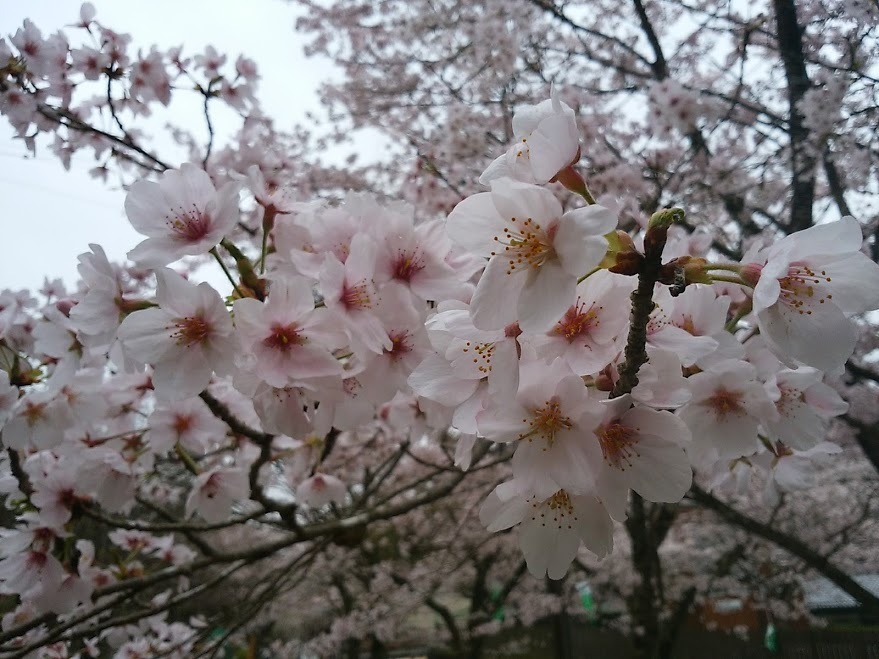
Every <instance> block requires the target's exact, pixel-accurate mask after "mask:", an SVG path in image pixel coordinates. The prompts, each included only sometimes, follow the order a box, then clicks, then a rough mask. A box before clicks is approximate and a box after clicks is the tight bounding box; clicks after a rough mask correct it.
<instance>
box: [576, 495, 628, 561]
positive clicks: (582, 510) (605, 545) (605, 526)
mask: <svg viewBox="0 0 879 659" xmlns="http://www.w3.org/2000/svg"><path fill="white" fill-rule="evenodd" d="M571 502H572V503H573V504H574V511H575V513H576V515H577V518H576V522H575V524H574V529H575V530H576V531H577V535H579V536H580V540H582V541H583V545H584V546H585V547H586V549H588V550H589V551H591V552H592V553H593V554H595V555H596V556H597V557H598V558H604V557H605V556H607V555H608V554H609V553H610V552H611V551H613V521H612V520H611V518H610V516H608V514H607V510H605V508H604V506H602V505H601V502H600V501H599V500H598V499H596V498H595V497H593V496H575V497H571ZM620 521H622V520H620Z"/></svg>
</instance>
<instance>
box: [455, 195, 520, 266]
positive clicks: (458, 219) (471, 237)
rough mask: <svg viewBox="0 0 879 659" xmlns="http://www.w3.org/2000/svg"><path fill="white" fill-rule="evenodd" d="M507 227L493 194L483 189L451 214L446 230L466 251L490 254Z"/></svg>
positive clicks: (495, 249)
mask: <svg viewBox="0 0 879 659" xmlns="http://www.w3.org/2000/svg"><path fill="white" fill-rule="evenodd" d="M505 226H506V220H505V219H504V218H502V217H501V216H500V215H499V214H498V211H497V209H496V208H495V205H494V203H493V202H492V193H490V192H481V193H479V194H475V195H473V196H472V197H467V198H466V199H465V200H464V201H462V202H460V203H459V204H458V205H457V206H455V208H454V209H453V210H452V212H451V213H449V217H448V219H447V220H446V233H447V234H448V236H449V238H451V239H452V240H453V241H454V242H455V243H457V244H458V245H460V246H461V247H463V248H464V249H466V250H467V251H469V252H472V253H474V254H478V255H479V256H485V257H488V256H490V255H491V253H492V252H494V251H497V249H498V243H497V241H496V240H495V236H499V235H502V234H503V231H504V227H505Z"/></svg>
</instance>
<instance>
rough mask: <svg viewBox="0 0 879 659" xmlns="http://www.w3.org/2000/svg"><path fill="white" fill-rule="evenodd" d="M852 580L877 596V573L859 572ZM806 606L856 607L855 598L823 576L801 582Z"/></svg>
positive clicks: (813, 607)
mask: <svg viewBox="0 0 879 659" xmlns="http://www.w3.org/2000/svg"><path fill="white" fill-rule="evenodd" d="M853 578H854V580H855V581H856V582H857V583H858V584H859V585H861V586H863V587H864V588H866V589H867V590H869V591H870V592H871V593H873V594H874V595H876V596H877V597H879V574H859V575H857V576H855V577H853ZM803 593H804V594H805V597H806V606H808V607H809V609H810V610H812V611H814V610H816V609H856V608H858V606H859V605H858V602H857V600H856V599H855V598H854V597H852V596H851V595H849V594H848V593H846V592H845V591H844V590H842V589H841V588H839V587H838V586H836V585H835V584H834V583H833V582H831V581H830V580H829V579H825V578H824V577H821V578H818V579H810V580H809V581H806V582H803Z"/></svg>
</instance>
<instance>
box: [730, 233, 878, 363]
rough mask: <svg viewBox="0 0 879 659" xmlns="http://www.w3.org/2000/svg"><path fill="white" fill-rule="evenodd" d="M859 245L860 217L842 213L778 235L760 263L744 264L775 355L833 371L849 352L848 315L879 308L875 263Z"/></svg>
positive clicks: (759, 319)
mask: <svg viewBox="0 0 879 659" xmlns="http://www.w3.org/2000/svg"><path fill="white" fill-rule="evenodd" d="M862 244H863V236H862V234H861V226H860V224H859V223H858V222H857V220H855V219H854V218H852V217H844V218H843V219H841V220H839V221H838V222H830V223H828V224H821V225H817V226H814V227H811V228H809V229H806V230H805V231H800V232H798V233H795V234H791V235H789V236H786V237H785V238H783V239H781V240H780V241H778V242H777V243H775V244H774V245H772V247H770V248H769V249H768V250H767V252H766V255H765V259H766V263H765V265H762V266H761V265H759V264H758V263H750V264H746V265H745V266H743V268H742V277H743V279H744V280H745V281H747V282H748V283H751V284H752V285H754V313H755V314H756V315H757V326H758V327H759V328H760V333H761V335H762V336H763V338H764V339H765V340H766V343H767V345H768V346H769V347H770V349H771V350H772V351H773V352H775V354H776V355H777V356H778V357H779V358H780V359H782V360H786V361H790V360H797V361H800V362H802V363H804V364H807V365H809V366H814V367H815V368H818V369H820V370H822V371H826V372H837V371H839V370H840V369H841V368H842V365H843V363H844V362H845V360H846V359H848V357H849V356H850V355H851V354H852V351H853V350H854V347H855V330H854V327H853V326H852V324H851V322H850V321H849V320H848V317H849V316H851V315H852V314H856V313H862V312H864V311H869V310H872V309H876V308H877V307H879V265H877V264H876V263H874V262H873V261H871V260H870V259H869V258H868V257H867V256H866V255H864V254H862V253H861V252H860V249H861V245H862ZM828 337H832V339H831V340H828Z"/></svg>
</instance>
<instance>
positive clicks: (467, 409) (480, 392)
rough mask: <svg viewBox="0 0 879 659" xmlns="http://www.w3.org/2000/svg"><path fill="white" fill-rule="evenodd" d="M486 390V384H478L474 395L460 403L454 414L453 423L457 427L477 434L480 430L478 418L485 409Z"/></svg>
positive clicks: (470, 433) (471, 433)
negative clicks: (477, 423)
mask: <svg viewBox="0 0 879 659" xmlns="http://www.w3.org/2000/svg"><path fill="white" fill-rule="evenodd" d="M485 390H486V387H485V386H477V388H476V391H475V392H474V393H473V395H472V396H470V398H468V399H467V400H465V401H464V402H463V403H461V404H460V405H458V407H457V409H455V413H454V414H453V415H452V425H453V426H455V428H457V429H458V430H460V431H461V432H463V433H467V434H469V435H476V434H477V433H478V432H479V429H478V427H477V425H476V419H477V417H478V415H479V414H480V413H481V412H482V409H483V408H482V406H483V403H484V400H485Z"/></svg>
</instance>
